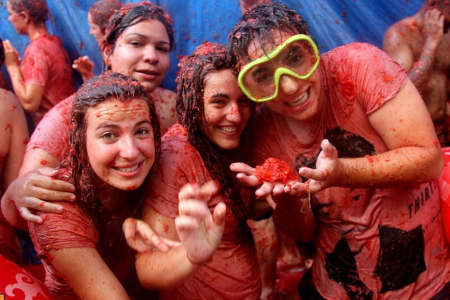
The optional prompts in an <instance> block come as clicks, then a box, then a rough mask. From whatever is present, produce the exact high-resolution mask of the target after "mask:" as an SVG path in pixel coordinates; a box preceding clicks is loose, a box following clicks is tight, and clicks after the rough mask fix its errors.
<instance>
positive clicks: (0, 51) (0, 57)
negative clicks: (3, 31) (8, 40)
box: [0, 38, 5, 67]
mask: <svg viewBox="0 0 450 300" xmlns="http://www.w3.org/2000/svg"><path fill="white" fill-rule="evenodd" d="M4 63H5V48H4V47H3V40H2V38H0V67H1V66H3V64H4Z"/></svg>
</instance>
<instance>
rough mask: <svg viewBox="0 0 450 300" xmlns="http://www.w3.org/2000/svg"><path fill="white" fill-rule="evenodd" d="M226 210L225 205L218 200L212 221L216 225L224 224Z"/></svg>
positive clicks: (221, 225) (222, 225)
mask: <svg viewBox="0 0 450 300" xmlns="http://www.w3.org/2000/svg"><path fill="white" fill-rule="evenodd" d="M226 211H227V206H226V205H225V203H223V202H219V203H218V204H217V205H216V207H215V208H214V214H213V221H214V224H215V225H216V226H219V227H224V226H225V213H226Z"/></svg>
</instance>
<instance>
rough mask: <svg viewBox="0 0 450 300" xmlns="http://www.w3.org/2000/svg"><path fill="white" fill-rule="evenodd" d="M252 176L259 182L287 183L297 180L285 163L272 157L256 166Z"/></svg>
mask: <svg viewBox="0 0 450 300" xmlns="http://www.w3.org/2000/svg"><path fill="white" fill-rule="evenodd" d="M254 175H255V176H256V178H258V180H259V181H270V182H275V181H280V182H282V183H287V182H288V181H289V180H297V176H295V174H294V173H293V172H292V169H291V168H290V167H289V165H288V164H287V162H285V161H282V160H279V159H277V158H272V157H270V158H268V159H266V161H265V162H264V163H263V164H262V165H261V166H256V170H255V174H254Z"/></svg>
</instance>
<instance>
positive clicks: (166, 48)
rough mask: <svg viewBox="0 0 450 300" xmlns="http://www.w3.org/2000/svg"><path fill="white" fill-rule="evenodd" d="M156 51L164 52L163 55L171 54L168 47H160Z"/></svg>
mask: <svg viewBox="0 0 450 300" xmlns="http://www.w3.org/2000/svg"><path fill="white" fill-rule="evenodd" d="M156 49H157V50H158V51H161V52H163V53H169V52H170V49H169V47H168V46H158V47H157V48H156Z"/></svg>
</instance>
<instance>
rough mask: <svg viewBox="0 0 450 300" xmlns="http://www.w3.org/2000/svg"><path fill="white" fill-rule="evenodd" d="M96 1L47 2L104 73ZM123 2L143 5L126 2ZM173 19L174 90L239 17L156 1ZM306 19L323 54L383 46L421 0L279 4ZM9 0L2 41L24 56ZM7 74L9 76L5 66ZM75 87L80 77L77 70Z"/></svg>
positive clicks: (57, 29) (224, 4) (201, 5)
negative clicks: (193, 60) (186, 67)
mask: <svg viewBox="0 0 450 300" xmlns="http://www.w3.org/2000/svg"><path fill="white" fill-rule="evenodd" d="M93 2H94V1H93V0H47V3H48V5H49V8H50V10H51V12H52V15H53V24H51V22H49V23H48V27H49V28H50V31H51V32H54V33H55V34H56V35H58V36H60V37H61V38H62V40H63V43H64V46H65V47H66V49H67V50H68V52H69V55H70V57H71V58H72V59H75V58H77V57H80V56H83V55H88V56H89V57H90V58H91V59H92V60H93V61H94V62H95V65H96V68H95V73H96V74H99V73H100V70H101V55H100V50H99V48H98V46H97V43H96V42H95V40H94V38H93V37H92V36H91V35H90V34H89V25H88V23H87V11H88V9H89V7H90V6H91V4H92V3H93ZM122 2H124V3H128V2H139V1H137V0H136V1H133V0H128V1H127V0H123V1H122ZM152 2H153V3H155V4H158V5H160V6H162V7H163V8H164V9H165V10H166V11H167V13H168V14H169V15H170V16H171V17H172V20H173V27H174V31H175V42H176V47H177V48H176V50H175V51H174V52H173V53H172V54H171V64H172V66H171V68H170V70H169V73H168V75H167V77H166V80H165V81H164V83H163V85H164V87H166V88H170V89H173V90H175V87H176V85H175V77H176V71H177V69H178V68H177V63H178V58H177V57H178V56H179V55H187V54H189V53H191V52H192V51H193V50H194V48H195V47H196V46H197V45H198V44H200V43H202V42H203V41H205V40H208V41H211V42H219V43H226V40H227V35H228V33H229V31H230V30H231V28H232V27H233V26H234V24H235V23H236V22H237V21H238V19H239V17H240V8H239V5H238V0H228V1H227V0H223V1H217V0H216V1H211V0H153V1H152ZM281 2H283V3H285V4H287V5H288V6H290V7H292V8H294V9H295V10H296V11H297V12H299V13H300V15H301V16H302V17H303V18H304V19H305V20H306V21H308V23H309V25H310V31H311V35H312V36H313V37H314V39H315V40H316V42H317V43H318V45H319V49H320V50H321V52H325V51H328V50H330V49H332V48H335V47H337V46H340V45H343V44H347V43H351V42H354V41H359V42H367V43H371V44H374V45H376V46H378V47H380V48H381V43H382V39H383V34H384V32H385V31H386V29H387V28H388V27H389V26H390V25H391V24H392V23H394V22H396V21H398V20H400V19H402V18H404V17H406V16H410V15H413V14H415V13H416V12H417V10H418V9H419V8H420V6H421V5H422V3H423V0H420V1H419V0H339V1H336V0H281ZM7 17H8V12H7V11H6V0H3V1H0V20H1V23H0V24H1V26H0V37H1V38H2V39H3V40H5V39H9V40H11V42H12V43H13V45H14V47H16V49H17V50H18V51H19V52H20V54H21V55H23V52H24V49H25V47H26V46H27V44H28V42H29V41H28V38H27V37H25V36H19V35H18V34H17V33H16V31H15V29H14V27H13V26H12V25H11V24H10V23H9V22H8V21H7ZM2 72H3V74H4V75H5V76H6V77H7V72H6V70H5V69H4V67H3V68H2ZM74 74H75V80H76V83H75V84H76V86H78V85H79V84H80V83H81V77H80V76H79V75H78V74H77V73H76V72H74Z"/></svg>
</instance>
